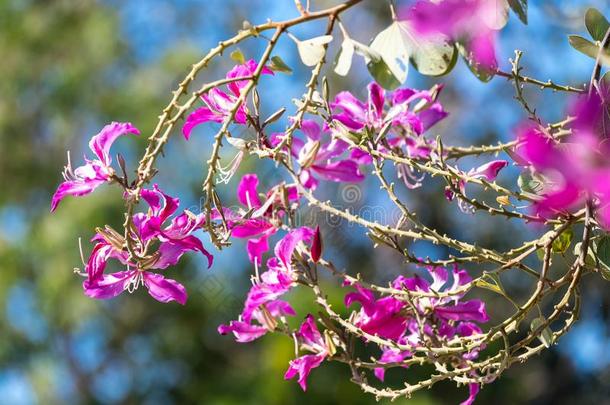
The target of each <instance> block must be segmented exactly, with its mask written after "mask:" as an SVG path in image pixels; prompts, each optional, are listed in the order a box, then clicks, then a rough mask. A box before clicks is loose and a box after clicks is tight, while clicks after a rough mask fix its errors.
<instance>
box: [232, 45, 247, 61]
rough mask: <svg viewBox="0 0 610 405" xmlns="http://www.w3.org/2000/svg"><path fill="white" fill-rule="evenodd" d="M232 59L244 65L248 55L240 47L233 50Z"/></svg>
mask: <svg viewBox="0 0 610 405" xmlns="http://www.w3.org/2000/svg"><path fill="white" fill-rule="evenodd" d="M230 56H231V59H233V60H234V61H235V62H237V63H239V64H240V65H243V64H244V63H246V57H245V56H244V54H243V53H242V51H241V50H240V49H236V50H234V51H233V52H231V55H230Z"/></svg>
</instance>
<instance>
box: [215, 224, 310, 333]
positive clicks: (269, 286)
mask: <svg viewBox="0 0 610 405" xmlns="http://www.w3.org/2000/svg"><path fill="white" fill-rule="evenodd" d="M313 236H314V231H313V230H312V229H310V228H307V227H301V228H297V229H293V230H291V231H290V232H289V233H288V234H287V235H286V236H284V237H283V238H282V239H281V240H280V241H279V242H278V243H277V244H276V245H275V250H274V253H275V256H274V257H272V258H270V259H269V260H267V271H265V272H264V273H262V274H261V275H260V277H256V278H255V279H254V285H253V286H252V288H251V289H250V292H249V293H248V296H247V297H246V301H245V303H244V309H243V311H242V313H241V315H240V317H239V319H238V320H236V321H231V323H230V324H229V325H221V326H220V327H219V328H218V331H219V333H221V334H223V335H225V334H227V333H229V332H232V333H233V334H234V335H235V338H236V340H237V341H238V342H250V341H252V340H255V339H258V338H259V337H261V336H263V335H264V334H266V333H267V332H268V331H273V330H275V328H276V327H277V325H278V321H277V318H278V317H282V316H285V315H295V312H294V309H293V308H292V307H291V306H290V304H289V303H287V302H286V301H283V300H281V299H280V297H282V296H283V295H284V294H286V293H287V292H288V291H290V290H291V289H292V288H293V287H294V286H296V281H297V279H298V274H297V272H296V270H295V269H294V268H293V265H292V256H293V254H294V253H295V251H296V250H297V248H298V247H299V244H301V243H304V244H311V242H312V238H313ZM253 320H256V321H257V324H253V323H252V321H253Z"/></svg>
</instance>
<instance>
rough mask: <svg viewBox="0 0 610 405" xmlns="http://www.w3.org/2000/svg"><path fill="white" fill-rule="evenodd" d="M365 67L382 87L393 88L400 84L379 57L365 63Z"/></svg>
mask: <svg viewBox="0 0 610 405" xmlns="http://www.w3.org/2000/svg"><path fill="white" fill-rule="evenodd" d="M366 67H367V68H368V70H369V73H370V74H371V76H373V79H375V81H376V82H377V83H379V85H380V86H381V87H383V88H384V89H386V90H395V89H396V88H398V86H400V84H401V83H400V82H399V81H398V79H397V78H396V76H394V73H392V70H390V68H389V66H388V65H387V64H386V63H385V61H384V60H383V59H379V60H378V61H376V62H375V61H373V60H371V61H369V62H368V63H367V65H366Z"/></svg>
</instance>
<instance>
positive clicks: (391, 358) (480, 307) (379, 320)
mask: <svg viewBox="0 0 610 405" xmlns="http://www.w3.org/2000/svg"><path fill="white" fill-rule="evenodd" d="M426 270H427V272H428V274H429V275H430V278H431V279H432V282H429V281H428V280H427V279H426V278H424V277H420V276H418V275H415V276H414V277H411V278H406V277H404V276H399V277H397V278H396V279H395V280H394V281H393V282H392V287H393V288H394V289H397V290H402V291H408V292H415V293H426V294H427V295H425V296H415V297H413V298H408V300H407V299H406V298H405V299H399V298H397V297H395V296H386V297H383V298H376V297H375V294H374V292H373V291H371V290H369V289H366V288H364V287H362V286H361V285H359V284H354V285H353V287H354V288H355V289H356V291H355V292H351V293H349V294H347V295H346V296H345V305H346V306H348V307H349V306H352V305H353V304H354V303H359V304H360V306H361V308H360V310H359V311H358V312H357V314H356V316H355V322H354V324H355V325H356V326H358V327H359V328H360V329H361V330H362V331H363V332H364V333H365V334H366V335H372V336H379V337H382V338H384V339H388V340H390V341H392V342H396V343H399V344H402V345H408V346H410V347H413V348H414V349H415V348H418V347H424V346H426V347H428V346H440V345H442V343H443V342H447V341H449V340H451V339H452V338H454V337H456V336H458V337H464V336H471V335H473V334H478V333H481V332H482V331H481V328H480V327H479V326H478V324H479V323H485V322H487V321H488V320H489V316H488V315H487V311H486V309H485V303H484V302H483V301H481V300H478V299H474V300H468V301H461V299H462V298H463V296H464V291H463V287H464V286H466V285H468V284H469V283H470V282H471V281H472V279H471V278H470V276H469V275H468V273H467V272H466V271H465V270H461V269H458V268H457V267H455V268H454V269H453V271H452V280H451V281H450V280H449V271H448V270H447V269H446V268H444V267H432V266H428V267H426ZM409 301H410V302H409ZM366 335H365V339H366ZM478 352H479V350H473V351H471V352H470V353H465V354H463V355H461V356H456V358H455V362H456V363H457V365H460V364H463V363H465V362H466V361H467V360H472V359H474V358H476V357H477V356H478ZM411 356H413V352H412V351H411V350H399V349H396V348H395V347H393V346H391V345H389V346H386V347H382V355H381V357H380V359H379V362H380V364H384V363H385V364H388V363H400V362H403V361H404V360H405V359H408V358H410V357H411ZM405 367H406V366H405ZM375 376H376V377H377V378H379V379H380V380H382V381H383V380H384V377H385V368H383V367H379V368H377V369H375ZM477 392H478V386H477V385H476V384H472V386H471V387H470V393H471V398H469V401H472V400H474V396H475V395H476V393H477ZM467 403H469V402H467Z"/></svg>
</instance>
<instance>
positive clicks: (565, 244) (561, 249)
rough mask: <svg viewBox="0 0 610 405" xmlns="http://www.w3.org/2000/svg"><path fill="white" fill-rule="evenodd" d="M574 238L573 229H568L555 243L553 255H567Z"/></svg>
mask: <svg viewBox="0 0 610 405" xmlns="http://www.w3.org/2000/svg"><path fill="white" fill-rule="evenodd" d="M573 237H574V231H573V230H572V228H568V229H566V230H565V231H563V232H562V233H561V234H560V235H559V236H558V237H557V239H555V240H554V241H553V246H552V250H553V253H565V252H566V251H567V250H568V248H569V247H570V245H571V244H572V238H573Z"/></svg>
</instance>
